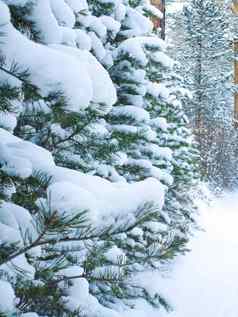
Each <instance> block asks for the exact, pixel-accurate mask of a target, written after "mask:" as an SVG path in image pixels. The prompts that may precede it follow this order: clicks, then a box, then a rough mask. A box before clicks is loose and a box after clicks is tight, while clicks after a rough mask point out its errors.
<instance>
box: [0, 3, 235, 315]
mask: <svg viewBox="0 0 238 317" xmlns="http://www.w3.org/2000/svg"><path fill="white" fill-rule="evenodd" d="M170 3H171V1H170V2H169V1H168V4H170ZM230 5H231V4H230V3H229V2H225V3H224V4H223V3H222V2H221V1H220V2H219V1H218V2H216V1H214V0H213V1H212V0H191V1H189V3H188V4H187V5H186V6H184V8H183V10H180V11H177V10H175V11H173V10H170V11H169V10H168V12H167V16H166V23H167V29H166V41H163V40H162V39H161V30H160V28H158V21H159V20H161V19H162V13H161V11H160V10H159V9H158V8H156V7H155V6H153V5H152V4H151V3H150V1H149V0H88V1H86V0H0V294H1V299H0V316H1V317H13V316H15V317H16V316H22V317H66V316H67V317H122V316H123V317H137V316H142V315H139V314H141V311H143V312H144V313H145V314H144V315H143V316H152V315H151V314H152V312H156V314H157V315H156V316H160V315H161V316H162V314H164V313H165V312H166V314H167V312H170V311H171V310H172V309H173V298H171V299H170V298H168V297H169V296H168V295H167V294H164V292H162V291H161V289H160V283H161V285H162V283H163V282H162V273H163V272H164V271H165V270H166V268H167V267H168V266H169V265H171V263H173V260H174V258H175V257H176V256H177V255H179V254H184V253H186V251H188V250H187V249H188V248H187V243H188V241H189V238H190V236H191V233H192V232H193V231H194V230H195V229H196V227H197V225H196V221H195V218H196V214H197V206H196V204H195V200H194V197H195V196H196V195H197V194H198V191H199V189H200V187H201V186H200V183H201V181H203V182H206V183H208V184H209V187H210V189H211V190H212V191H214V192H216V193H217V192H218V193H219V192H221V191H222V190H224V189H225V190H227V189H234V188H235V187H236V185H237V177H236V171H237V159H236V156H237V151H238V148H237V130H236V128H235V127H234V124H233V105H234V100H233V99H234V97H233V96H234V92H235V89H236V87H235V86H234V85H233V84H232V79H233V62H234V55H233V48H232V45H231V43H232V40H233V38H234V37H235V34H236V32H237V30H236V25H235V23H236V21H235V20H234V16H233V14H232V13H231V10H230ZM163 316H164V315H163ZM183 317H186V316H183ZM204 317H205V316H204Z"/></svg>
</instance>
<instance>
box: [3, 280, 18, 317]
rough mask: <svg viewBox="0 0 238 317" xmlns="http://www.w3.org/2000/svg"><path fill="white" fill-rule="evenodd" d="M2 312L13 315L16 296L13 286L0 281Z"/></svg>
mask: <svg viewBox="0 0 238 317" xmlns="http://www.w3.org/2000/svg"><path fill="white" fill-rule="evenodd" d="M0 294H1V301H0V312H2V313H5V314H7V313H11V312H12V311H13V310H14V300H15V294H14V291H13V289H12V287H11V284H10V283H8V282H6V281H3V280H0Z"/></svg>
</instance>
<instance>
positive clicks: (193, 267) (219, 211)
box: [123, 192, 238, 317]
mask: <svg viewBox="0 0 238 317" xmlns="http://www.w3.org/2000/svg"><path fill="white" fill-rule="evenodd" d="M237 205H238V193H237V192H236V193H232V194H226V195H225V196H224V197H223V198H222V199H218V200H217V201H215V202H214V203H212V205H211V206H207V204H204V203H201V204H200V210H201V216H200V218H199V219H200V224H201V226H202V228H204V229H205V231H199V232H197V233H196V235H195V236H194V238H193V239H192V240H191V241H190V245H189V248H190V249H191V251H190V252H189V253H188V254H187V255H185V256H179V257H177V259H176V261H175V262H174V263H173V264H172V265H170V267H169V268H168V267H167V268H166V270H165V271H164V273H161V272H158V271H154V272H147V273H143V274H139V275H138V276H137V277H136V280H137V282H139V284H140V285H143V286H144V287H145V289H146V290H147V291H148V292H149V294H150V295H153V294H156V292H158V291H159V292H160V293H159V294H160V295H161V296H162V297H164V298H165V299H166V300H167V301H168V303H169V304H170V305H171V306H172V308H173V311H171V312H170V313H167V312H165V311H163V310H161V311H159V312H158V310H153V309H152V308H150V307H148V304H146V303H145V302H144V301H141V300H138V301H137V303H136V307H135V310H134V311H133V312H130V311H129V312H126V313H125V314H123V317H148V316H149V317H211V316H216V317H237V316H238V301H237V294H238V283H237V280H238V271H237V267H238V252H237V250H238V233H237V223H238V209H237Z"/></svg>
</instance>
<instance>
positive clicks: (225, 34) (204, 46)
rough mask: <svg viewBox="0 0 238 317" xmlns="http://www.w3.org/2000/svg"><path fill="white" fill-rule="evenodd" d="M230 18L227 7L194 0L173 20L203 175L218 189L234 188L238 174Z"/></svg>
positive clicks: (173, 48)
mask: <svg viewBox="0 0 238 317" xmlns="http://www.w3.org/2000/svg"><path fill="white" fill-rule="evenodd" d="M229 14H230V12H229V8H227V7H226V6H223V4H222V2H220V3H219V2H218V1H217V2H216V1H210V0H194V1H190V3H189V4H186V5H185V7H184V10H183V12H175V13H173V14H172V16H170V17H168V23H169V25H170V27H169V28H170V30H171V31H170V35H171V34H173V36H172V38H173V41H172V42H171V52H172V54H173V56H175V55H176V57H177V59H178V61H179V62H180V65H181V66H180V67H178V72H179V73H180V74H181V76H182V77H183V79H184V82H183V84H184V86H185V87H187V88H188V89H189V90H190V91H191V93H192V95H193V98H192V100H191V102H189V103H187V104H185V107H184V108H185V111H186V113H187V115H188V117H189V120H190V123H191V125H192V127H193V129H194V132H195V134H196V136H197V141H198V144H199V146H200V150H201V158H202V173H203V175H204V176H205V178H206V180H209V181H210V182H211V183H212V185H213V187H215V188H216V187H220V188H223V187H228V188H229V187H231V186H234V181H235V180H234V177H233V176H232V173H233V171H234V170H236V169H237V166H236V163H235V159H234V157H235V155H236V154H235V153H236V151H237V149H236V148H237V146H236V143H237V142H236V139H237V133H236V130H235V129H234V127H233V125H232V118H233V114H232V111H233V97H232V85H231V82H232V64H233V63H232V45H231V36H230V35H229V34H230V27H231V24H230V25H229V23H230V17H229ZM181 48H182V49H181ZM228 153H229V154H228Z"/></svg>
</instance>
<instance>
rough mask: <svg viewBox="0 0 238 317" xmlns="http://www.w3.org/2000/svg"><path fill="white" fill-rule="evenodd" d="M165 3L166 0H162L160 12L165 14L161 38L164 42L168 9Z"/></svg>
mask: <svg viewBox="0 0 238 317" xmlns="http://www.w3.org/2000/svg"><path fill="white" fill-rule="evenodd" d="M165 1H166V0H161V4H160V11H161V12H162V14H163V19H162V20H161V24H160V27H161V38H162V39H163V40H165V13H166V7H165Z"/></svg>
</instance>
